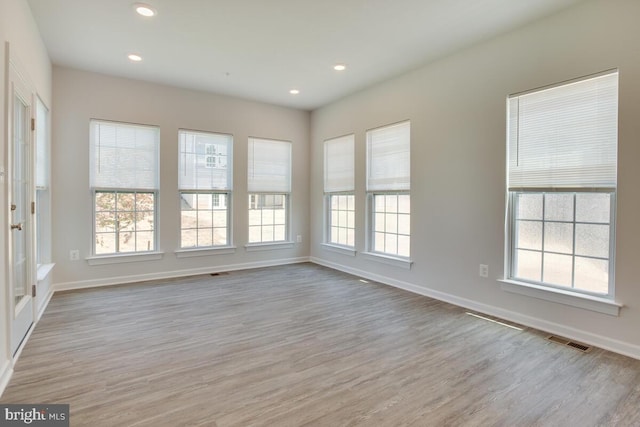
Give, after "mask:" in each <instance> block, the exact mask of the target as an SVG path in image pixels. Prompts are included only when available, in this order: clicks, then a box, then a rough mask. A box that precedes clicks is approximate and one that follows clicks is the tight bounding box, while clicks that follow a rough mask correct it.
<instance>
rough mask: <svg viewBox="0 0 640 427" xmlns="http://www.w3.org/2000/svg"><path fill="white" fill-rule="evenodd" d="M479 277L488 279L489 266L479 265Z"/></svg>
mask: <svg viewBox="0 0 640 427" xmlns="http://www.w3.org/2000/svg"><path fill="white" fill-rule="evenodd" d="M478 273H479V274H480V277H489V266H488V265H487V264H480V270H479V271H478Z"/></svg>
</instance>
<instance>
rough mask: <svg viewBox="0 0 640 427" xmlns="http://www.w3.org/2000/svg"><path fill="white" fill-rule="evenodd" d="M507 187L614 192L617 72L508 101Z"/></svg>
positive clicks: (514, 97)
mask: <svg viewBox="0 0 640 427" xmlns="http://www.w3.org/2000/svg"><path fill="white" fill-rule="evenodd" d="M508 108H509V116H508V117H509V119H508V121H509V130H508V131H509V178H508V179H509V188H510V189H518V188H523V189H524V188H550V187H551V188H553V187H559V188H562V187H565V188H566V187H577V188H615V186H616V176H617V140H618V131H617V125H618V73H617V72H614V73H609V74H605V75H600V76H597V77H593V78H589V79H586V80H581V81H577V82H574V83H570V84H565V85H563V86H558V87H553V88H550V89H543V90H540V91H536V92H532V93H526V94H523V95H519V96H512V97H510V98H509V107H508Z"/></svg>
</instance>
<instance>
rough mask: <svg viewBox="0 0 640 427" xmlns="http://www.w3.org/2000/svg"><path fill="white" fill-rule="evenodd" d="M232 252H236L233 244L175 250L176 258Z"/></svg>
mask: <svg viewBox="0 0 640 427" xmlns="http://www.w3.org/2000/svg"><path fill="white" fill-rule="evenodd" d="M234 253H236V247H235V246H220V247H211V248H193V249H178V250H177V251H175V254H176V258H192V257H198V256H210V255H226V254H234Z"/></svg>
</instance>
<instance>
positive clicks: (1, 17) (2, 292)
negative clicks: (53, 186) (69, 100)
mask: <svg viewBox="0 0 640 427" xmlns="http://www.w3.org/2000/svg"><path fill="white" fill-rule="evenodd" d="M7 41H8V42H9V43H10V48H11V52H12V56H14V55H15V56H16V57H17V58H18V59H19V61H20V63H21V65H22V66H23V67H24V69H26V71H27V72H28V74H29V77H30V80H31V84H32V85H33V87H34V90H35V91H36V92H37V94H38V95H39V96H40V98H41V99H42V100H43V102H44V103H45V104H46V105H47V106H50V105H51V62H50V61H49V56H48V54H47V51H46V48H45V46H44V43H43V42H42V39H41V37H40V33H39V31H38V28H37V26H36V24H35V21H34V19H33V16H32V15H31V10H30V8H29V5H28V4H27V2H26V0H2V1H0V43H1V46H0V61H1V62H2V66H1V67H0V82H1V83H0V140H1V141H2V150H0V165H2V168H3V170H4V171H5V172H6V170H7V163H6V153H7V139H6V137H7V135H6V108H5V107H6V102H7V99H6V96H7V94H6V87H5V77H6V76H5V57H6V54H7V52H6V51H5V42H7ZM4 181H5V182H4V183H3V184H1V185H0V224H2V226H1V227H0V241H1V242H2V245H0V260H2V261H1V262H0V269H1V270H0V281H1V282H0V283H1V284H2V286H1V289H0V307H1V308H2V315H1V316H0V392H1V391H2V389H3V388H4V386H5V385H6V381H8V379H9V376H10V374H11V363H10V359H11V355H10V354H9V352H10V350H9V346H8V340H9V329H8V328H9V324H8V316H9V313H10V310H11V308H10V304H9V301H8V299H7V295H8V292H9V290H8V283H7V276H6V270H7V267H8V266H7V264H6V250H7V248H6V242H7V230H8V229H9V225H8V223H7V221H8V216H7V211H8V205H7V187H6V186H7V183H6V182H7V180H6V179H5V180H4Z"/></svg>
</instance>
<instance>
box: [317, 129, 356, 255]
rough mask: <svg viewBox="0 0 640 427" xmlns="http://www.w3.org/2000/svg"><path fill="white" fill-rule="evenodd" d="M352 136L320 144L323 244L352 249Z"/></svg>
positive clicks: (353, 225)
mask: <svg viewBox="0 0 640 427" xmlns="http://www.w3.org/2000/svg"><path fill="white" fill-rule="evenodd" d="M354 181H355V179H354V135H346V136H342V137H339V138H333V139H328V140H326V141H325V142H324V194H325V204H326V224H327V231H326V242H327V243H330V244H334V245H340V246H346V247H349V248H353V247H355V195H354V188H355V186H354Z"/></svg>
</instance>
